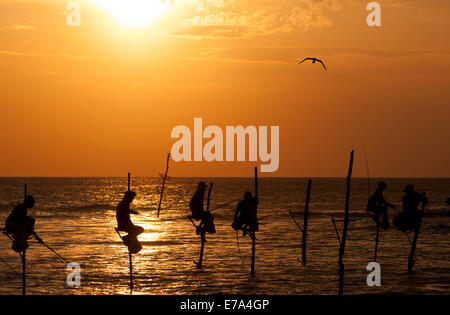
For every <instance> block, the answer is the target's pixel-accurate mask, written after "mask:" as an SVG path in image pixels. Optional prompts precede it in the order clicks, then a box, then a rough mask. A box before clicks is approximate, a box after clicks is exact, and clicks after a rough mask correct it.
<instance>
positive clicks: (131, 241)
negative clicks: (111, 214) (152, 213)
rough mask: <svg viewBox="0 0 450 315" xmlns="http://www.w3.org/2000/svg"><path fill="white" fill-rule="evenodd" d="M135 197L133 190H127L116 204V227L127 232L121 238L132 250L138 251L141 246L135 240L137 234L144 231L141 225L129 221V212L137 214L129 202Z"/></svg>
mask: <svg viewBox="0 0 450 315" xmlns="http://www.w3.org/2000/svg"><path fill="white" fill-rule="evenodd" d="M135 197H136V193H135V192H134V191H131V190H129V191H127V192H126V193H125V195H124V196H123V199H122V201H121V202H119V204H118V205H117V211H116V218H117V229H118V230H119V231H123V232H127V233H128V235H125V236H124V237H122V239H123V241H124V243H125V244H126V245H127V246H128V247H129V248H130V251H132V252H138V251H139V250H140V249H141V248H142V247H141V245H140V244H139V242H138V240H137V236H138V235H139V234H141V233H142V232H144V228H143V227H141V226H138V225H134V224H133V222H131V218H130V214H131V213H133V214H139V213H138V212H136V211H132V210H131V209H130V204H131V203H132V202H133V200H134V198H135Z"/></svg>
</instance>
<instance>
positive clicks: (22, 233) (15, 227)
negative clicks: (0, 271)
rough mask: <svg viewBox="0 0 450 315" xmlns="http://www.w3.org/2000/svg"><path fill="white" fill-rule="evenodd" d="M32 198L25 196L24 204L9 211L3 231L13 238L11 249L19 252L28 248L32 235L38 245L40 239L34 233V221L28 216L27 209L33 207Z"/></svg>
mask: <svg viewBox="0 0 450 315" xmlns="http://www.w3.org/2000/svg"><path fill="white" fill-rule="evenodd" d="M34 203H35V201H34V198H33V196H26V197H25V201H24V203H21V204H18V205H17V206H15V207H14V209H13V210H12V211H11V214H10V215H9V216H8V218H7V219H6V222H5V231H6V233H7V234H11V235H12V238H13V245H12V249H13V250H14V251H15V252H18V253H19V252H21V251H23V250H25V249H27V248H28V247H29V244H28V238H29V237H30V236H31V235H33V236H34V237H35V238H36V240H37V241H38V242H39V243H43V241H42V239H41V238H40V237H39V236H38V235H37V234H36V232H34V223H35V219H34V218H32V217H30V216H28V211H27V210H28V209H31V208H33V207H34Z"/></svg>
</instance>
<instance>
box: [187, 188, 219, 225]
mask: <svg viewBox="0 0 450 315" xmlns="http://www.w3.org/2000/svg"><path fill="white" fill-rule="evenodd" d="M206 187H207V186H206V183H205V182H199V183H198V185H197V190H196V191H195V193H194V195H193V196H192V199H191V201H190V203H189V208H190V209H191V212H192V215H189V216H188V218H189V220H192V219H195V220H201V221H200V224H199V225H198V226H197V228H196V233H197V234H201V233H202V232H208V233H216V227H215V225H214V216H213V215H212V214H211V212H209V211H205V210H204V199H205V191H206Z"/></svg>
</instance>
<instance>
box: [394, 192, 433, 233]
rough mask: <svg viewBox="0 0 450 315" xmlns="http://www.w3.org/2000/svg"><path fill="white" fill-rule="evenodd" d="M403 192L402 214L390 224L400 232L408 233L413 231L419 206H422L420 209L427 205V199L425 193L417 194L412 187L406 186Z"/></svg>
mask: <svg viewBox="0 0 450 315" xmlns="http://www.w3.org/2000/svg"><path fill="white" fill-rule="evenodd" d="M404 192H405V193H406V194H405V196H404V197H403V199H402V203H403V213H401V214H399V215H398V216H396V217H395V218H394V220H393V221H392V223H393V224H394V226H395V227H397V228H398V229H399V230H400V231H402V232H404V233H405V232H408V231H413V230H415V228H416V226H417V222H418V219H419V215H421V213H419V208H418V207H419V204H421V205H422V209H423V208H425V206H426V205H427V203H428V198H427V197H426V195H425V193H419V192H417V191H415V190H414V186H413V185H406V187H405V190H404Z"/></svg>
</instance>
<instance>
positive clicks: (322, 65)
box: [317, 59, 328, 71]
mask: <svg viewBox="0 0 450 315" xmlns="http://www.w3.org/2000/svg"><path fill="white" fill-rule="evenodd" d="M317 61H318V62H320V63H321V64H322V66H323V67H324V68H325V71H328V70H327V67H325V64H324V63H323V61H322V60H319V59H317Z"/></svg>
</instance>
